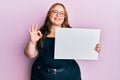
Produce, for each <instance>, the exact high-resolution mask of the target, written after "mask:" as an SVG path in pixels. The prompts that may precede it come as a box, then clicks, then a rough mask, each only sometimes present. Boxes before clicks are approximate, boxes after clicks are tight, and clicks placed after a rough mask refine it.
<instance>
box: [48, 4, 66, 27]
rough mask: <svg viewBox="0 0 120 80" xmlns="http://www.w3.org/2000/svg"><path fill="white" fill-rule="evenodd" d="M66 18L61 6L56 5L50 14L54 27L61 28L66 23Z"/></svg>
mask: <svg viewBox="0 0 120 80" xmlns="http://www.w3.org/2000/svg"><path fill="white" fill-rule="evenodd" d="M64 17H65V11H64V8H63V7H62V6H60V5H56V6H55V7H54V8H53V9H52V10H51V12H50V20H51V22H52V25H54V26H61V25H62V23H63V22H64Z"/></svg>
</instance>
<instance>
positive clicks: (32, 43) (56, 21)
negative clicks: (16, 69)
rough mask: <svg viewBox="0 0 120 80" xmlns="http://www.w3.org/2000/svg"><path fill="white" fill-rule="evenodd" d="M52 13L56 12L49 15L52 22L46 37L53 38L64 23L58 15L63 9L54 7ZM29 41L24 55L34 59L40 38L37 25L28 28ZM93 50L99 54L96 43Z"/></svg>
mask: <svg viewBox="0 0 120 80" xmlns="http://www.w3.org/2000/svg"><path fill="white" fill-rule="evenodd" d="M52 11H57V13H52V12H51V14H50V16H49V18H50V20H51V22H52V26H51V33H50V34H48V35H47V37H55V29H56V28H57V27H61V24H62V23H63V21H64V16H61V14H60V13H64V8H63V7H62V6H60V5H57V6H55V7H54V8H53V9H52ZM29 34H30V40H29V42H28V44H27V46H26V47H25V50H24V54H25V55H26V56H27V57H29V58H34V57H36V56H37V55H38V51H37V49H36V43H37V41H38V40H39V39H40V38H41V37H42V34H41V32H40V31H39V30H38V25H37V24H33V25H32V28H31V29H30V28H29ZM95 50H96V51H97V52H98V53H100V51H101V45H100V44H99V43H98V44H96V46H95Z"/></svg>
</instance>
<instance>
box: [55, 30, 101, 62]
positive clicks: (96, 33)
mask: <svg viewBox="0 0 120 80" xmlns="http://www.w3.org/2000/svg"><path fill="white" fill-rule="evenodd" d="M99 40H100V29H83V28H56V33H55V54H54V59H84V60H97V59H98V53H97V52H96V51H95V46H96V44H97V43H99Z"/></svg>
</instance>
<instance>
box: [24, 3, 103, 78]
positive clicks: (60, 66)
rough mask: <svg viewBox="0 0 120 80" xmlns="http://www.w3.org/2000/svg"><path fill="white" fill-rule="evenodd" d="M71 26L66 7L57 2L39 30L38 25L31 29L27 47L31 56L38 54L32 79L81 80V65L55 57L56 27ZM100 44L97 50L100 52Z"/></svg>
mask: <svg viewBox="0 0 120 80" xmlns="http://www.w3.org/2000/svg"><path fill="white" fill-rule="evenodd" d="M57 27H59V28H62V27H66V28H70V25H69V23H68V14H67V11H66V8H65V6H64V5H63V4H61V3H55V4H53V5H52V6H51V8H50V9H49V11H48V13H47V16H46V20H45V23H44V24H43V26H42V27H41V28H40V30H38V25H32V29H29V33H30V40H29V42H28V44H27V46H26V48H25V55H26V56H27V57H29V58H34V57H36V56H38V57H37V59H36V60H35V62H34V64H33V66H32V71H31V80H81V72H80V67H79V66H78V64H77V62H76V61H75V60H63V59H60V60H59V59H54V42H55V29H56V28H57ZM100 49H101V47H100V45H99V44H97V45H96V47H95V50H96V51H97V52H100Z"/></svg>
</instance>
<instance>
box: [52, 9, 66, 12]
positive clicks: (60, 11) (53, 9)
mask: <svg viewBox="0 0 120 80" xmlns="http://www.w3.org/2000/svg"><path fill="white" fill-rule="evenodd" d="M51 11H58V10H56V9H53V10H51ZM59 12H65V11H59Z"/></svg>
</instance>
